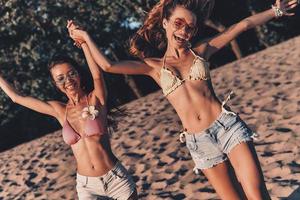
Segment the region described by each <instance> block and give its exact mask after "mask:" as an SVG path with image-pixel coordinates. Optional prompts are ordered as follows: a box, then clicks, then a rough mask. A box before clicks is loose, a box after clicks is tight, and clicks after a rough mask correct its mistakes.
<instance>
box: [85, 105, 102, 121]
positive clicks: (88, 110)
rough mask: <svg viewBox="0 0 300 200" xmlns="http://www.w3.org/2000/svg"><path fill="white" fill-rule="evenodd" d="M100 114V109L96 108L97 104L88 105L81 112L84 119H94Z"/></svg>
mask: <svg viewBox="0 0 300 200" xmlns="http://www.w3.org/2000/svg"><path fill="white" fill-rule="evenodd" d="M98 115H99V111H98V110H97V109H96V107H95V106H87V107H84V108H83V110H82V113H81V117H82V118H83V119H86V118H89V119H91V120H94V119H95V118H96V117H97V116H98Z"/></svg>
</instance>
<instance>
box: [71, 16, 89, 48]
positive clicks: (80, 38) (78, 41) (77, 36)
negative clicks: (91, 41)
mask: <svg viewBox="0 0 300 200" xmlns="http://www.w3.org/2000/svg"><path fill="white" fill-rule="evenodd" d="M67 28H68V32H69V35H70V37H71V38H72V39H73V40H74V45H75V46H77V47H78V48H81V45H82V44H83V43H85V35H87V32H86V31H84V30H82V28H81V27H80V26H79V25H77V24H76V23H75V22H74V21H73V20H68V21H67Z"/></svg>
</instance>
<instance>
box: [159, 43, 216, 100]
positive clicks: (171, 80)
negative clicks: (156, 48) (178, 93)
mask: <svg viewBox="0 0 300 200" xmlns="http://www.w3.org/2000/svg"><path fill="white" fill-rule="evenodd" d="M190 51H191V52H192V54H193V55H194V56H195V59H194V61H193V64H192V66H191V68H190V72H189V75H188V77H186V78H183V79H181V78H180V77H178V76H177V75H176V74H174V73H173V72H172V71H171V70H170V69H168V68H167V67H166V66H165V63H166V56H165V57H164V58H163V66H162V68H161V70H160V86H161V88H162V91H163V93H164V95H165V96H167V95H168V94H170V93H171V92H173V91H174V90H175V89H176V88H178V87H179V86H181V85H182V84H183V83H184V82H185V81H186V80H208V79H210V73H209V62H207V61H206V60H205V59H204V58H202V57H200V56H198V55H196V54H195V52H194V51H193V50H192V49H190Z"/></svg>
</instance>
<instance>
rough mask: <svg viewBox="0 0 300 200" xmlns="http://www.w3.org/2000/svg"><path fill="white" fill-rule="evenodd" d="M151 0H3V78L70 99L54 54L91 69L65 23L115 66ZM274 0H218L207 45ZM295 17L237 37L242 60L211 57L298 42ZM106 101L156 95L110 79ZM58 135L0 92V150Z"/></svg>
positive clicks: (146, 87) (40, 94)
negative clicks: (62, 89)
mask: <svg viewBox="0 0 300 200" xmlns="http://www.w3.org/2000/svg"><path fill="white" fill-rule="evenodd" d="M156 2H157V1H154V0H133V1H132V0H94V1H88V0H81V1H80V0H72V1H67V0H48V1H46V0H40V1H29V0H22V1H20V0H0V74H1V75H2V76H4V78H6V79H7V80H8V81H9V82H10V83H12V84H13V85H14V86H15V87H16V88H17V90H18V91H20V92H21V93H22V94H24V95H31V96H34V97H37V98H39V99H43V100H49V99H58V100H63V101H64V100H65V97H63V96H62V95H61V94H60V93H58V91H57V90H56V89H55V88H54V87H53V85H52V83H51V81H50V78H49V73H48V71H47V63H48V61H49V59H50V58H51V56H52V55H53V54H55V53H58V52H60V53H65V54H68V55H70V56H71V57H73V58H75V59H76V60H77V61H78V62H79V63H81V64H82V65H83V66H86V63H85V60H84V57H83V54H82V52H81V50H80V49H77V48H75V47H74V46H73V42H72V40H71V39H70V38H69V37H68V34H67V30H66V28H65V27H66V21H67V19H75V20H76V21H78V22H80V23H81V24H82V25H83V26H84V27H86V29H87V30H88V32H89V33H90V35H91V36H92V37H93V38H94V40H95V41H96V43H97V44H98V45H99V47H100V48H101V49H102V50H103V52H105V54H107V55H108V56H109V57H110V58H111V59H113V60H118V59H134V58H131V57H130V55H129V54H128V39H129V38H130V36H131V35H132V34H133V33H134V32H135V31H136V30H137V28H138V27H139V25H140V24H141V23H142V22H143V19H144V17H145V13H146V12H147V11H149V10H150V9H151V7H152V6H153V5H154V4H155V3H156ZM272 3H274V1H270V0H252V1H250V0H246V1H241V0H231V1H222V0H216V4H215V8H214V10H213V14H212V16H211V21H209V22H207V26H206V27H205V30H204V34H203V38H206V37H211V36H213V35H215V34H217V33H218V31H221V30H223V29H224V28H225V27H229V26H230V25H232V24H234V23H236V22H238V21H239V20H241V19H243V18H245V17H247V16H249V15H252V14H255V13H257V12H260V11H263V10H266V9H268V8H270V5H271V4H272ZM295 11H296V16H294V17H289V18H288V17H284V18H281V19H276V20H273V21H271V22H269V23H268V24H266V25H263V26H261V27H257V28H256V29H253V30H249V31H247V32H246V33H243V34H242V35H240V36H239V37H238V38H237V41H236V42H237V43H236V44H237V45H238V46H237V47H238V51H239V53H236V52H235V53H234V51H233V50H234V49H232V46H230V45H228V47H225V48H224V49H223V50H221V51H220V52H219V53H218V54H216V55H215V56H214V57H212V59H211V62H212V64H213V67H214V68H215V67H218V66H221V65H223V64H225V63H228V62H231V61H234V60H236V59H237V58H238V57H240V56H246V55H248V54H251V53H254V52H256V51H259V50H261V49H264V48H267V47H268V46H271V45H274V44H277V43H279V42H281V41H284V40H287V39H288V38H291V37H294V36H296V35H299V33H300V29H299V26H298V25H299V24H300V23H299V22H300V15H299V8H297V9H296V10H295ZM105 79H106V83H107V85H108V90H109V100H111V99H113V101H115V102H117V103H118V104H119V105H120V104H124V103H126V102H129V101H131V100H133V99H136V98H138V97H140V96H143V95H146V94H148V93H150V92H153V91H155V90H157V89H158V87H157V85H156V84H155V83H154V82H153V81H152V80H150V79H149V78H147V77H144V76H134V77H133V76H124V75H112V74H105ZM58 128H59V124H58V123H57V122H56V120H54V119H52V118H50V117H47V116H44V115H41V114H39V113H36V112H32V111H30V110H29V109H26V108H24V107H22V106H19V105H15V104H14V103H13V102H12V101H11V100H10V99H9V98H8V97H7V96H6V95H5V94H4V93H3V92H2V91H0V135H1V140H0V151H2V150H5V149H8V148H10V147H12V146H14V145H16V144H19V143H21V142H24V141H28V140H31V139H34V138H36V137H39V136H42V135H44V134H45V133H48V132H51V131H53V130H56V129H58Z"/></svg>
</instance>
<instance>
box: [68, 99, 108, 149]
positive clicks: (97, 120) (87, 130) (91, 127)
mask: <svg viewBox="0 0 300 200" xmlns="http://www.w3.org/2000/svg"><path fill="white" fill-rule="evenodd" d="M85 99H86V102H87V107H85V108H84V109H83V112H84V111H86V112H88V110H92V114H94V116H92V114H90V115H89V116H87V117H86V120H85V122H84V134H83V136H81V135H80V134H79V133H77V132H76V131H75V130H74V129H73V128H72V126H71V124H70V123H69V121H68V119H67V112H68V109H67V106H66V114H65V122H64V124H63V128H62V136H63V139H64V141H65V143H66V144H68V145H73V144H75V143H77V142H78V141H79V140H80V139H81V137H84V136H85V137H90V136H94V135H103V134H104V127H103V122H102V121H103V120H101V117H100V113H98V111H97V110H95V106H90V105H89V102H88V98H87V96H86V98H85ZM89 108H90V109H89ZM93 112H94V113H93ZM95 112H97V114H99V116H98V117H97V116H95ZM91 116H92V117H91Z"/></svg>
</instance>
